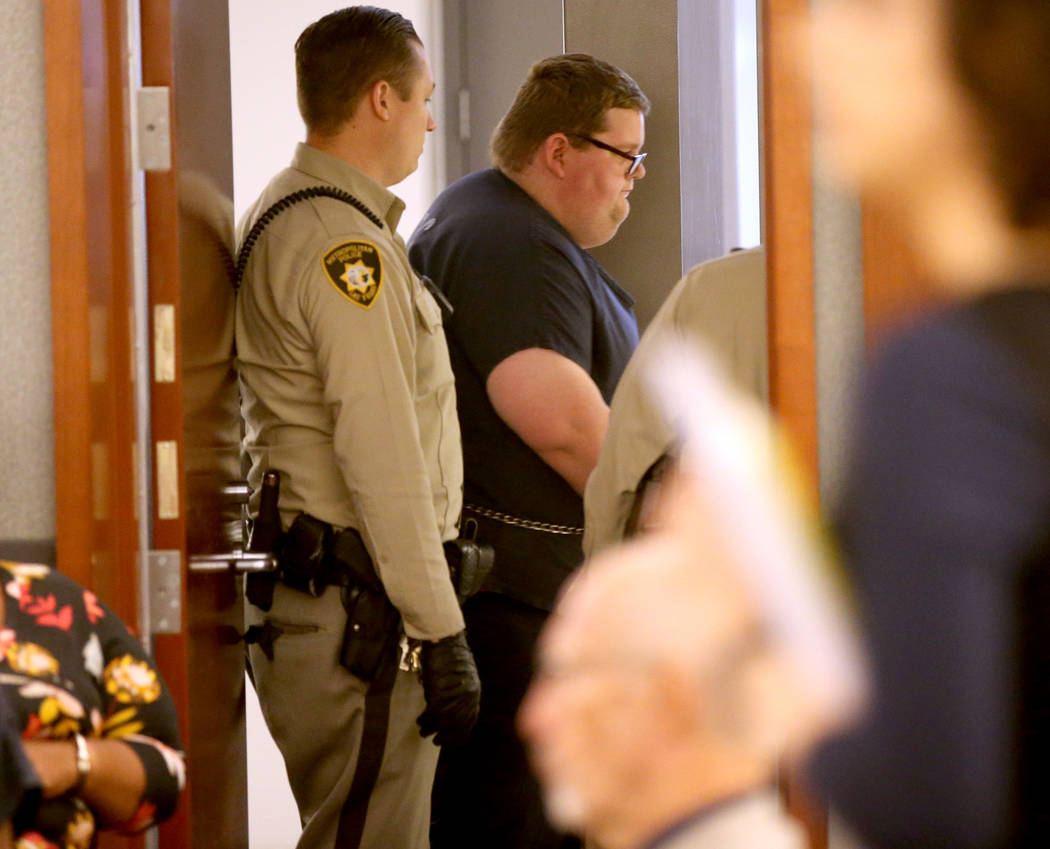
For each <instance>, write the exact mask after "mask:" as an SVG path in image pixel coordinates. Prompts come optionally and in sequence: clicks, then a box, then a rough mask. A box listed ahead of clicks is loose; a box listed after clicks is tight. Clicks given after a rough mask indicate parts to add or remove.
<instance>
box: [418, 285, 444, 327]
mask: <svg viewBox="0 0 1050 849" xmlns="http://www.w3.org/2000/svg"><path fill="white" fill-rule="evenodd" d="M412 300H413V304H414V306H415V308H416V319H417V320H418V321H419V323H420V326H421V327H422V328H423V329H424V330H426V331H427V333H437V331H438V330H440V329H441V307H439V306H438V303H437V301H435V300H434V296H433V295H431V294H430V292H428V291H427V290H426V289H425V288H423V286H417V287H416V290H415V293H414V294H413V296H412Z"/></svg>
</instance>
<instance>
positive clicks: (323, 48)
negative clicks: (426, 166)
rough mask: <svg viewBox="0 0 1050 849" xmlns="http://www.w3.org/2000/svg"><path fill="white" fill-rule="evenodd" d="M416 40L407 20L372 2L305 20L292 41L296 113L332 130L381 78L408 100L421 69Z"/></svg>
mask: <svg viewBox="0 0 1050 849" xmlns="http://www.w3.org/2000/svg"><path fill="white" fill-rule="evenodd" d="M415 45H420V46H422V42H421V41H420V39H419V36H418V35H416V30H415V27H413V26H412V22H411V21H410V20H408V19H407V18H404V17H402V16H401V15H399V14H398V13H397V12H391V11H389V10H388V9H380V8H378V7H376V6H351V7H349V8H347V9H340V10H339V11H337V12H332V13H330V14H328V15H325V16H324V17H323V18H321V19H320V20H318V21H315V22H314V23H312V24H310V26H308V27H307V28H306V29H304V30H303V32H302V34H301V35H300V36H299V38H298V39H296V42H295V77H296V87H297V90H298V98H299V114H300V115H302V116H303V121H304V122H305V123H306V128H307V129H308V130H310V131H311V132H315V133H318V134H319V135H322V136H330V135H333V134H335V133H336V132H337V131H338V130H339V128H340V127H341V126H342V125H343V124H345V123H346V122H347V121H348V120H349V119H350V117H351V116H352V115H353V114H354V111H355V110H356V109H357V105H358V103H360V102H361V98H362V97H364V96H365V94H367V93H368V92H369V91H371V89H372V86H374V85H375V84H376V83H377V82H379V81H380V80H386V81H387V82H388V83H390V85H391V86H392V87H393V89H394V91H395V92H396V93H397V95H398V97H400V98H401V99H402V100H408V98H409V97H410V96H411V94H412V84H413V83H414V82H415V80H416V77H417V76H418V75H419V71H420V67H419V59H418V56H417V54H416V50H415Z"/></svg>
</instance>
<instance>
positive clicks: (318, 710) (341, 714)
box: [245, 584, 439, 849]
mask: <svg viewBox="0 0 1050 849" xmlns="http://www.w3.org/2000/svg"><path fill="white" fill-rule="evenodd" d="M264 621H269V622H271V623H272V624H273V625H274V626H276V627H277V628H280V629H281V630H282V631H283V633H282V634H281V636H279V637H278V638H277V639H276V641H275V642H274V644H273V660H272V661H270V660H268V659H267V657H266V655H265V654H264V653H263V651H262V650H261V649H260V647H259V646H258V645H257V644H256V645H251V646H250V647H249V649H250V654H249V657H250V662H251V667H252V674H253V677H254V679H255V686H256V689H257V691H258V694H259V704H260V707H261V708H262V714H263V717H264V718H265V720H266V724H267V726H268V727H269V729H270V733H271V734H272V735H273V738H274V741H275V742H276V743H277V747H278V748H279V749H280V751H281V754H282V755H283V756H284V762H285V766H286V768H287V771H288V780H289V783H290V784H291V787H292V793H293V795H294V796H295V801H296V804H297V805H298V808H299V816H300V819H301V820H302V823H303V833H302V836H301V837H300V839H299V842H298V844H296V847H297V849H357V847H361V849H427V847H428V846H429V837H428V834H429V827H430V793H431V787H432V785H433V781H434V770H435V768H436V765H437V757H438V751H439V750H438V747H437V746H435V745H434V743H433V742H432V741H431V740H429V739H428V740H424V739H423V738H421V737H420V736H419V732H418V729H417V726H416V717H418V716H419V714H420V713H422V712H423V707H424V700H423V688H422V686H421V684H420V683H419V676H418V675H417V674H416V673H414V672H404V671H400V670H398V671H397V672H396V673H391V676H390V677H392V678H393V681H392V684H391V685H389V686H387V687H386V691H387V694H388V696H387V695H384V694H383V693H382V690H383V689H384V688H383V687H382V686H381V685H375V684H373V685H371V690H370V686H369V685H368V684H367V683H366V682H364V681H362V680H361V679H359V678H356V677H355V676H353V675H351V674H350V673H349V672H347V671H346V670H345V669H343V667H342V666H340V664H339V651H340V647H341V645H342V641H343V628H344V624H345V622H346V615H345V613H344V611H343V606H342V602H341V599H340V588H339V587H329V588H328V589H327V590H325V592H324V594H323V595H321V596H320V597H319V598H313V597H311V596H309V595H307V594H306V593H302V592H299V591H297V590H293V589H290V588H288V587H285V586H284V585H282V584H278V585H277V587H276V591H275V593H274V601H273V607H272V608H271V610H270V611H269V613H263V611H261V610H260V609H259V608H257V607H255V606H254V605H251V604H246V605H245V623H246V625H248V626H251V625H261V624H263V622H264ZM387 701H389V714H388V721H387V722H386V723H385V733H384V731H383V725H384V723H383V722H382V720H383V715H384V713H385V712H386V710H385V704H386V702H387ZM366 715H367V719H366ZM366 724H367V725H368V727H369V728H370V729H371V730H370V731H369V733H368V735H367V736H365V735H364V734H363V731H364V729H365V727H366ZM377 728H378V732H377V730H376V729H377ZM380 742H381V743H382V755H381V760H377V761H376V765H377V774H376V775H375V781H374V784H373V783H372V782H370V781H367V780H366V781H364V782H363V783H362V778H363V776H362V775H361V774H360V773H362V772H367V768H362V769H361V770H359V769H358V767H359V766H362V761H363V762H365V763H367V762H368V761H369V760H371V756H378V750H377V746H378V745H379V743H380ZM362 751H364V752H365V757H364V759H362V758H361V755H362ZM355 776H356V782H357V783H356V784H355ZM352 787H353V788H354V792H355V796H360V795H361V793H362V792H363V793H364V797H365V798H367V802H366V803H364V802H363V803H362V804H360V805H356V806H354V805H349V806H348V805H347V799H348V797H349V796H350V794H351V788H352ZM369 791H370V792H369ZM362 821H363V824H362ZM358 835H359V837H358Z"/></svg>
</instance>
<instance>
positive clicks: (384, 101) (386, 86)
mask: <svg viewBox="0 0 1050 849" xmlns="http://www.w3.org/2000/svg"><path fill="white" fill-rule="evenodd" d="M392 94H393V89H391V87H390V83H388V82H387V81H386V80H380V81H379V82H377V83H376V84H375V85H374V86H372V90H371V91H370V92H369V93H368V105H369V107H370V108H371V109H372V112H373V114H374V115H375V116H376V117H377V118H378V119H379V120H380V121H389V120H390V97H391V95H392Z"/></svg>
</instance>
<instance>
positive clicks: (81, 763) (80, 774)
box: [73, 734, 91, 790]
mask: <svg viewBox="0 0 1050 849" xmlns="http://www.w3.org/2000/svg"><path fill="white" fill-rule="evenodd" d="M73 743H74V745H76V747H77V783H76V784H74V785H73V789H74V790H79V789H80V788H81V787H83V786H84V782H85V781H86V780H87V777H88V773H89V772H91V752H90V750H89V749H88V744H87V740H85V739H84V735H83V734H74V735H73Z"/></svg>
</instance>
